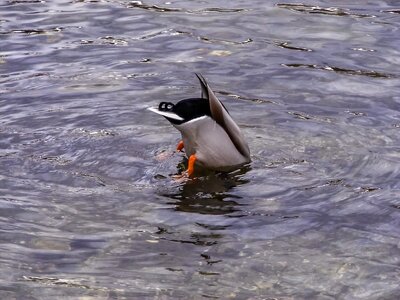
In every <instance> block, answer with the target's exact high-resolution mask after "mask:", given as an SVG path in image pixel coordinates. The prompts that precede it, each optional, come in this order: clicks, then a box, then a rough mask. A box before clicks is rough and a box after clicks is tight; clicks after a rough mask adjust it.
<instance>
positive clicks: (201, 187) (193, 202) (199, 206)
mask: <svg viewBox="0 0 400 300" xmlns="http://www.w3.org/2000/svg"><path fill="white" fill-rule="evenodd" d="M250 170H251V167H250V166H249V165H247V166H244V167H242V168H240V169H238V170H235V171H233V172H230V173H211V172H208V173H205V172H206V171H202V173H201V174H202V176H199V177H195V178H193V179H190V180H188V181H186V182H184V183H182V185H180V186H179V187H178V189H177V190H176V191H174V192H172V193H163V194H162V195H163V196H166V197H168V198H170V199H171V201H169V202H168V204H171V205H174V210H176V211H180V212H189V213H198V214H208V215H226V214H230V213H234V212H237V211H240V206H241V205H243V204H240V203H239V199H240V198H241V197H240V196H238V195H235V194H234V193H231V191H232V190H233V189H234V188H235V187H237V186H240V185H243V184H246V183H248V182H249V180H247V179H244V178H243V175H245V174H246V173H247V172H248V171H250ZM203 172H204V173H203Z"/></svg>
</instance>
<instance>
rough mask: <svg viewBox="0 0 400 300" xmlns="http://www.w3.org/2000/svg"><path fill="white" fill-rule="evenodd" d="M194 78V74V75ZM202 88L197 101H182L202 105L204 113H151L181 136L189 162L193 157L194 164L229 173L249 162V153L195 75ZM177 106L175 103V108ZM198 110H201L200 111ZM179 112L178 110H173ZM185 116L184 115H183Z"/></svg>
mask: <svg viewBox="0 0 400 300" xmlns="http://www.w3.org/2000/svg"><path fill="white" fill-rule="evenodd" d="M196 75H197V74H196ZM197 77H198V78H199V80H200V84H201V88H202V98H201V99H187V100H182V102H183V101H187V102H189V101H191V100H192V101H202V100H203V101H204V102H205V103H208V104H205V103H202V105H209V108H208V107H206V108H205V109H206V110H207V112H206V113H204V114H203V115H201V114H200V115H199V114H196V113H195V112H194V115H195V117H193V118H192V117H191V116H190V114H189V116H188V115H185V116H183V114H182V113H181V116H180V115H179V114H178V113H175V111H174V108H173V107H174V105H172V104H171V105H172V108H170V109H163V110H161V109H160V108H161V106H162V104H160V106H159V108H158V109H157V108H150V110H151V111H153V112H155V113H158V114H160V115H163V116H164V117H166V118H167V119H168V120H169V121H170V122H171V123H172V125H173V126H174V127H175V128H176V129H178V130H179V131H180V132H181V134H182V140H183V144H184V148H185V152H186V156H187V157H188V158H189V157H190V156H192V155H195V156H196V163H198V164H200V165H202V166H204V167H206V168H208V169H211V170H216V171H230V170H232V169H235V168H236V167H238V166H241V165H243V164H246V163H249V162H250V150H249V147H248V145H247V143H246V141H245V139H244V136H243V134H242V133H241V131H240V129H239V127H238V125H237V124H236V123H235V122H234V121H233V119H232V117H231V116H230V115H229V113H228V111H227V110H226V108H225V107H224V106H223V105H222V103H221V102H220V101H219V100H218V99H217V97H216V96H215V94H214V93H213V91H212V90H211V89H210V87H209V86H208V84H207V82H206V81H205V79H204V78H203V77H202V76H201V75H200V76H199V75H197ZM178 105H179V102H178V103H177V104H176V106H178ZM201 108H202V109H203V108H204V107H201ZM175 110H176V111H179V109H175ZM185 113H186V112H185Z"/></svg>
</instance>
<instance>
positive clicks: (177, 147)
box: [176, 141, 184, 151]
mask: <svg viewBox="0 0 400 300" xmlns="http://www.w3.org/2000/svg"><path fill="white" fill-rule="evenodd" d="M183 147H184V145H183V141H180V142H179V143H178V146H176V151H182V149H183Z"/></svg>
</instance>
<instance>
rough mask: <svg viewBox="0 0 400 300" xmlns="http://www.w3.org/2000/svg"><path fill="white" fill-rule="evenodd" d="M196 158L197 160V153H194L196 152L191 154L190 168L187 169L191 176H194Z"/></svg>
mask: <svg viewBox="0 0 400 300" xmlns="http://www.w3.org/2000/svg"><path fill="white" fill-rule="evenodd" d="M196 160H197V157H196V155H194V154H192V155H190V157H189V163H188V169H187V174H188V175H189V177H190V176H192V175H193V173H194V164H195V162H196Z"/></svg>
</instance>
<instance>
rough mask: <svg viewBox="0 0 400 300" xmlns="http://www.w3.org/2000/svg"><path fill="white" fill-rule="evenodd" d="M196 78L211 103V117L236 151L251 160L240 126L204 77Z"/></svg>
mask: <svg viewBox="0 0 400 300" xmlns="http://www.w3.org/2000/svg"><path fill="white" fill-rule="evenodd" d="M196 76H197V78H198V79H199V81H200V85H201V91H202V94H204V96H203V97H204V98H206V99H208V101H209V103H210V110H211V117H212V118H213V119H214V120H215V122H217V123H218V124H219V125H220V126H221V127H222V128H223V129H224V130H225V132H226V133H227V134H228V136H229V138H230V139H231V141H232V143H233V144H234V145H235V147H236V149H237V150H238V151H239V152H240V153H241V154H242V155H243V156H244V157H246V158H248V159H249V160H250V150H249V146H248V145H247V143H246V141H245V139H244V136H243V134H242V132H241V131H240V128H239V126H238V125H237V124H236V123H235V121H234V120H233V119H232V117H231V116H230V114H229V112H228V111H227V109H226V108H225V106H224V105H223V104H222V102H221V101H219V100H218V98H217V97H216V96H215V94H214V92H213V91H212V90H211V88H210V86H209V85H208V84H207V81H206V80H205V79H204V77H203V76H202V75H201V74H196Z"/></svg>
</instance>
